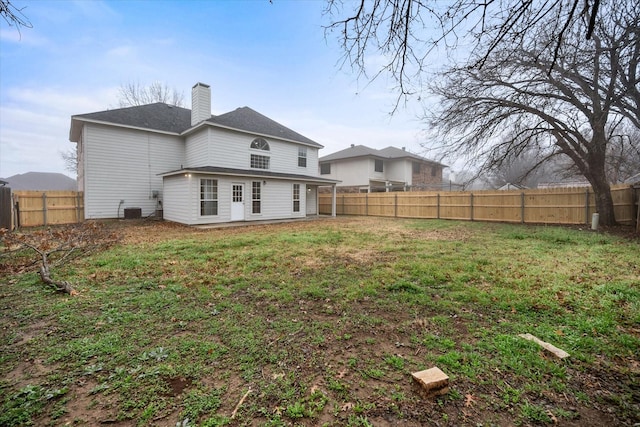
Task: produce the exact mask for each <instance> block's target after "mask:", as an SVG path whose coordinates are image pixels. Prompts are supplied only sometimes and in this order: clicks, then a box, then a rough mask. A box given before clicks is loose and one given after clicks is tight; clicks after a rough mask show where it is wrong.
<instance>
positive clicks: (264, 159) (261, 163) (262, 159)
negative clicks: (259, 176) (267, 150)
mask: <svg viewBox="0 0 640 427" xmlns="http://www.w3.org/2000/svg"><path fill="white" fill-rule="evenodd" d="M251 167H252V168H254V169H269V156H261V155H259V154H252V155H251Z"/></svg>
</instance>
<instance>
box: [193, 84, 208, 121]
mask: <svg viewBox="0 0 640 427" xmlns="http://www.w3.org/2000/svg"><path fill="white" fill-rule="evenodd" d="M210 118H211V88H210V87H209V85H206V84H204V83H196V84H195V85H194V86H193V88H192V89H191V126H195V125H197V124H198V123H200V122H201V121H203V120H208V119H210Z"/></svg>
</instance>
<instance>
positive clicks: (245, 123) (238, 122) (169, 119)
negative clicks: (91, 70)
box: [69, 102, 322, 148]
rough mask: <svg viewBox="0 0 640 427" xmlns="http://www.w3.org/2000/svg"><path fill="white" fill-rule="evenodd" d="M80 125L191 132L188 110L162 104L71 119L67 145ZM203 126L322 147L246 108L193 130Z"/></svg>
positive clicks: (75, 137) (80, 127)
mask: <svg viewBox="0 0 640 427" xmlns="http://www.w3.org/2000/svg"><path fill="white" fill-rule="evenodd" d="M82 122H93V123H104V124H114V125H119V126H124V127H130V128H139V129H149V130H153V131H157V132H162V133H171V134H176V135H180V134H183V133H184V132H186V131H188V130H190V129H192V128H194V127H192V126H191V110H189V109H187V108H182V107H176V106H173V105H169V104H165V103H162V102H156V103H155V104H147V105H140V106H135V107H125V108H117V109H114V110H106V111H99V112H96V113H87V114H77V115H75V116H71V129H70V131H69V140H70V141H73V142H77V141H78V139H79V138H80V131H81V129H82ZM206 124H208V125H213V126H220V127H224V128H227V129H234V130H239V131H243V132H250V133H253V134H259V135H261V136H266V137H269V136H272V137H276V138H281V139H287V140H290V141H295V142H301V143H303V144H306V145H311V146H314V147H318V148H321V147H322V145H320V144H318V143H317V142H315V141H313V140H311V139H309V138H307V137H305V136H303V135H301V134H299V133H297V132H295V131H293V130H291V129H289V128H287V127H286V126H283V125H281V124H280V123H278V122H276V121H274V120H271V119H270V118H268V117H266V116H264V115H262V114H260V113H258V112H257V111H255V110H252V109H251V108H249V107H242V108H237V109H235V110H234V111H230V112H228V113H225V114H221V115H219V116H211V118H210V119H208V120H206V121H204V122H202V123H199V124H197V125H196V126H195V127H199V126H202V125H206Z"/></svg>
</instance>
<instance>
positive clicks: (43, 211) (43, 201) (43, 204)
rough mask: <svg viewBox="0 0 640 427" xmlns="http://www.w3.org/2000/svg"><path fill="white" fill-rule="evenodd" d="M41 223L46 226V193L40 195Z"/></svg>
mask: <svg viewBox="0 0 640 427" xmlns="http://www.w3.org/2000/svg"><path fill="white" fill-rule="evenodd" d="M42 222H43V223H44V225H47V193H42Z"/></svg>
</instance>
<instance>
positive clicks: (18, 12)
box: [0, 0, 33, 33]
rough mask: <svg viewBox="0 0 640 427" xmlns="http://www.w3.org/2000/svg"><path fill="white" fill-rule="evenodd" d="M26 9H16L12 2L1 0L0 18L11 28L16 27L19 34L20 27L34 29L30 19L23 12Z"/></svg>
mask: <svg viewBox="0 0 640 427" xmlns="http://www.w3.org/2000/svg"><path fill="white" fill-rule="evenodd" d="M24 9H25V8H24V7H21V8H18V7H16V6H15V5H14V4H13V3H12V2H11V0H0V16H2V18H4V21H5V22H6V23H7V24H9V26H10V27H16V29H17V30H18V33H19V32H20V27H24V28H33V26H32V25H31V22H30V21H29V19H28V18H27V17H26V16H25V14H24V13H23V12H22V11H23V10H24Z"/></svg>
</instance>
